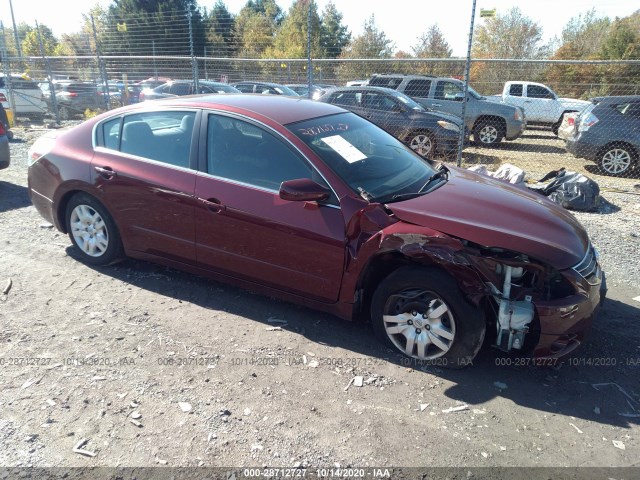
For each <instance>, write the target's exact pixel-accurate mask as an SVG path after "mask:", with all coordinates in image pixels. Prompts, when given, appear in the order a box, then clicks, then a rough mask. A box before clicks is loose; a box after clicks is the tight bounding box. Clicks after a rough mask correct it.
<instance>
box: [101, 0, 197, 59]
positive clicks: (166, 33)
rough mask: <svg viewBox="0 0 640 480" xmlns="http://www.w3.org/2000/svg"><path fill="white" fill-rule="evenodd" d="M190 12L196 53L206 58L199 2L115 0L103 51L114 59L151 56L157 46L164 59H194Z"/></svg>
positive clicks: (109, 15)
mask: <svg viewBox="0 0 640 480" xmlns="http://www.w3.org/2000/svg"><path fill="white" fill-rule="evenodd" d="M188 11H191V25H192V30H193V47H194V53H195V54H196V55H202V54H203V50H204V45H205V41H206V40H205V24H204V19H203V16H202V13H201V12H200V10H199V9H198V8H197V7H196V2H195V0H113V4H112V5H111V6H110V7H109V10H108V15H107V22H106V32H105V35H104V38H103V39H104V42H103V43H102V44H101V49H102V51H103V53H105V54H111V55H151V54H152V53H153V42H155V50H156V52H160V53H161V54H162V55H190V45H189V19H188V15H187V12H188Z"/></svg>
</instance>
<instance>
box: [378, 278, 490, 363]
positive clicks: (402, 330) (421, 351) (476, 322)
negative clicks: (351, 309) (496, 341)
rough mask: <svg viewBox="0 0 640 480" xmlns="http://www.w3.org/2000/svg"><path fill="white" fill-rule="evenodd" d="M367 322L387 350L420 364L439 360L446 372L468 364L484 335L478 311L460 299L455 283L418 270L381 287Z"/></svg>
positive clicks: (461, 295)
mask: <svg viewBox="0 0 640 480" xmlns="http://www.w3.org/2000/svg"><path fill="white" fill-rule="evenodd" d="M430 317H431V318H430ZM371 320H372V326H373V330H374V332H375V334H376V336H377V337H378V338H379V339H380V340H381V341H382V342H383V343H385V344H386V345H388V346H391V347H393V348H395V349H396V350H398V351H400V352H402V353H403V354H404V355H406V356H408V357H411V358H415V359H418V360H423V361H427V362H428V361H433V360H435V359H438V362H437V364H438V365H440V366H446V367H448V368H462V367H465V366H467V365H469V364H470V363H471V361H472V360H473V359H474V357H475V356H476V354H477V353H478V351H479V350H480V347H481V346H482V342H483V340H484V335H485V330H486V324H485V321H484V316H483V314H482V311H481V310H480V309H479V308H476V307H474V306H473V305H471V304H470V303H469V302H468V301H467V300H466V299H465V298H464V296H463V294H462V292H461V291H460V289H459V288H458V285H457V284H456V282H455V281H454V280H453V278H451V277H450V276H449V275H447V274H446V273H444V272H442V271H440V270H437V269H433V268H428V267H418V266H407V267H401V268H399V269H397V270H396V271H394V272H393V273H392V274H391V275H389V276H388V277H387V278H385V279H384V280H383V281H382V282H381V283H380V285H379V286H378V288H377V289H376V291H375V293H374V294H373V299H372V301H371ZM409 340H411V342H409ZM416 340H419V341H418V342H416Z"/></svg>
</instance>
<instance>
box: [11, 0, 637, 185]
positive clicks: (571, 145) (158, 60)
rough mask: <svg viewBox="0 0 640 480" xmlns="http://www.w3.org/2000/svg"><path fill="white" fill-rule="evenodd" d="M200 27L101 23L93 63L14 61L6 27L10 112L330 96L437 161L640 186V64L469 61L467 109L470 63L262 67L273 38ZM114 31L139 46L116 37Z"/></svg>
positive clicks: (42, 115)
mask: <svg viewBox="0 0 640 480" xmlns="http://www.w3.org/2000/svg"><path fill="white" fill-rule="evenodd" d="M191 15H192V13H190V12H175V15H174V16H173V17H171V18H170V19H167V18H165V19H164V20H163V21H162V22H156V23H154V22H153V21H147V22H146V23H143V22H137V21H136V20H135V19H133V18H123V19H119V20H118V19H116V20H118V21H117V22H116V25H112V26H111V27H109V26H108V25H107V26H105V25H101V24H98V26H96V22H94V21H93V19H91V20H92V21H91V28H89V29H85V30H83V33H81V34H78V35H76V37H74V39H73V41H74V42H75V43H74V45H75V47H76V50H78V49H80V50H83V51H85V52H87V54H86V55H55V56H53V55H46V54H45V49H44V48H42V40H41V39H40V43H41V45H40V46H41V53H42V54H41V55H40V56H17V55H13V56H12V55H9V52H8V50H7V48H6V46H7V39H6V38H5V32H4V28H3V31H2V38H3V40H4V42H3V44H2V60H3V61H2V72H3V75H2V77H1V78H0V100H1V101H2V102H3V104H5V105H15V108H13V110H14V112H15V114H16V117H17V118H16V120H17V122H23V123H28V122H31V123H35V122H40V121H45V122H59V121H61V120H66V119H70V118H73V117H77V118H81V117H82V116H84V115H87V114H92V113H95V112H98V111H104V110H107V109H112V108H115V107H119V106H121V105H126V104H130V103H136V102H139V101H142V100H143V99H144V97H145V95H144V92H145V89H147V88H152V87H156V86H159V85H161V84H163V83H165V82H167V81H169V80H189V81H190V82H191V83H192V84H194V86H195V87H196V89H195V91H201V90H198V88H197V87H198V85H199V83H200V82H207V81H210V82H221V83H226V84H234V83H236V82H271V83H277V84H283V85H295V86H297V87H296V90H297V91H299V92H303V95H305V96H309V97H313V98H316V99H317V98H318V97H320V96H322V95H324V96H323V97H322V101H328V102H331V103H336V104H338V105H341V106H343V107H345V108H347V109H350V110H352V111H354V112H356V113H358V114H359V115H363V116H365V117H367V118H369V119H370V120H371V121H373V122H374V123H377V124H378V125H380V126H381V127H383V128H385V129H386V130H388V131H389V132H391V133H393V134H394V135H395V136H397V137H398V138H400V139H401V140H402V141H403V142H405V143H406V144H407V145H409V146H410V147H411V148H413V149H414V150H416V151H418V153H420V154H422V155H424V156H426V157H428V158H436V159H440V160H445V161H451V162H455V161H456V159H457V158H460V160H461V164H462V166H473V165H476V166H477V165H485V166H487V168H488V169H489V170H495V169H497V168H498V167H500V166H501V165H504V164H507V163H509V164H512V165H515V166H517V167H519V168H522V169H524V170H525V171H526V172H527V173H529V175H530V177H531V178H539V177H541V176H543V175H544V174H545V173H547V172H548V171H550V170H557V169H559V168H562V167H564V168H566V169H567V170H572V171H578V172H582V173H586V174H589V175H606V176H608V177H625V178H632V179H638V178H640V169H637V168H635V167H636V166H637V165H638V163H639V161H640V60H626V61H602V60H599V61H597V60H562V61H560V60H554V61H552V60H520V59H471V63H470V77H469V78H470V82H469V86H470V88H469V91H468V94H467V97H466V101H465V99H464V78H465V67H466V60H465V59H454V58H435V59H425V58H390V59H387V58H384V59H381V58H375V59H371V58H333V57H335V55H333V54H332V52H331V51H329V50H324V51H322V52H320V54H319V55H318V56H317V57H320V58H317V57H316V56H314V48H315V47H314V46H313V45H312V42H311V40H310V35H309V37H308V39H309V42H308V45H306V46H299V47H300V49H301V51H302V52H303V53H304V54H306V57H304V58H276V57H275V56H274V57H273V58H262V57H263V56H265V55H266V54H268V53H269V52H270V50H269V49H268V48H267V45H268V44H269V45H271V44H272V42H271V41H270V40H269V41H267V40H268V39H267V37H269V36H270V35H271V36H273V32H270V31H269V30H268V28H267V27H265V28H264V31H262V30H260V29H258V33H257V34H256V37H255V39H254V43H253V44H251V45H252V46H251V48H244V50H242V49H241V48H240V46H239V45H238V44H235V43H233V41H226V40H225V39H224V38H223V36H221V35H218V36H217V37H215V36H213V37H212V35H211V31H209V33H206V32H204V31H203V30H202V28H200V27H198V28H196V27H194V22H193V18H192V16H191ZM174 17H175V18H174ZM122 25H126V27H122ZM169 25H171V30H170V31H169V30H168V28H169ZM309 25H311V23H309ZM108 27H109V28H112V29H113V28H117V29H121V28H126V32H127V35H126V36H123V37H122V38H121V39H120V40H118V39H119V37H117V36H114V35H105V34H104V31H106V29H107V28H108ZM222 27H224V26H222ZM222 27H221V26H218V30H219V31H223V30H224V28H222ZM307 31H308V32H311V29H309V30H307ZM205 37H206V39H205ZM245 47H246V45H245ZM149 52H151V55H149ZM273 52H274V53H275V52H276V51H275V50H273ZM333 53H335V52H333ZM23 74H26V75H23ZM305 85H306V86H307V87H309V86H311V87H312V88H311V90H309V89H308V88H306V89H305V88H304V86H305ZM347 85H349V86H350V87H349V90H344V88H346V86H347ZM333 87H336V88H338V89H337V90H332V88H333ZM371 87H376V88H378V89H379V88H380V87H386V88H387V90H376V89H375V88H374V89H372V88H371ZM191 91H194V90H191ZM141 93H142V95H141ZM169 93H170V90H169ZM405 95H406V96H405ZM613 96H615V98H614V97H613ZM592 99H595V100H592ZM5 102H6V103H5ZM463 106H464V110H465V118H464V122H463V121H462V119H461V116H462V107H463ZM27 119H28V122H27ZM460 136H462V137H463V140H464V141H463V142H461V143H462V145H463V149H462V155H461V157H459V156H458V148H459V147H458V139H459V137H460ZM460 160H459V161H460Z"/></svg>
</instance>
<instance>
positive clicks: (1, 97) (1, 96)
mask: <svg viewBox="0 0 640 480" xmlns="http://www.w3.org/2000/svg"><path fill="white" fill-rule="evenodd" d="M6 101H8V100H7V97H5V96H4V93H0V102H6Z"/></svg>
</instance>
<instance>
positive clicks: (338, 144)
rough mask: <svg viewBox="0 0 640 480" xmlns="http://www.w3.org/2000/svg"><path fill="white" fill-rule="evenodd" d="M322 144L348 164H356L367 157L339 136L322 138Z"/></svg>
mask: <svg viewBox="0 0 640 480" xmlns="http://www.w3.org/2000/svg"><path fill="white" fill-rule="evenodd" d="M321 140H322V141H323V142H324V143H326V144H327V145H329V146H330V147H331V148H333V149H334V150H335V151H336V152H338V154H339V155H340V156H341V157H342V158H344V159H345V160H346V161H347V162H349V163H354V162H358V161H360V160H364V159H365V158H367V156H366V155H365V154H364V153H362V152H361V151H360V150H358V149H357V148H356V147H354V146H353V145H351V144H350V143H349V142H348V141H347V140H345V139H344V138H342V137H341V136H340V135H333V136H331V137H324V138H322V139H321Z"/></svg>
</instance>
